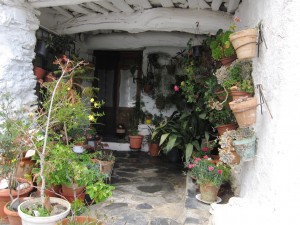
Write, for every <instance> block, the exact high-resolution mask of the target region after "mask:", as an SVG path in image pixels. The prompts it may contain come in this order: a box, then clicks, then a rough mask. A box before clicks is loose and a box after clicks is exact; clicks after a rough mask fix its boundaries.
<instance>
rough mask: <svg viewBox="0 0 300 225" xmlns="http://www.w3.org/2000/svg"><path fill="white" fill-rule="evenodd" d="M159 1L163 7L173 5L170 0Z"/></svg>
mask: <svg viewBox="0 0 300 225" xmlns="http://www.w3.org/2000/svg"><path fill="white" fill-rule="evenodd" d="M160 3H161V5H162V6H163V7H174V5H173V2H172V1H171V0H160Z"/></svg>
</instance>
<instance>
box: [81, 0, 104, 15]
mask: <svg viewBox="0 0 300 225" xmlns="http://www.w3.org/2000/svg"><path fill="white" fill-rule="evenodd" d="M84 5H85V6H86V7H87V8H90V9H92V10H94V11H96V12H99V13H103V14H107V13H108V11H107V10H106V9H104V8H102V7H101V6H99V5H97V4H95V3H93V2H88V3H85V4H84Z"/></svg>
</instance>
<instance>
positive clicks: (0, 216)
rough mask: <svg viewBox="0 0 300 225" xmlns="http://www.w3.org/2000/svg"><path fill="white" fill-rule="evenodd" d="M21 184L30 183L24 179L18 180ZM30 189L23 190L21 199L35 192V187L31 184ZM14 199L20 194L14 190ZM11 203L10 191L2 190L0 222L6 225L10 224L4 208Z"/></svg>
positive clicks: (20, 194) (0, 193) (0, 192)
mask: <svg viewBox="0 0 300 225" xmlns="http://www.w3.org/2000/svg"><path fill="white" fill-rule="evenodd" d="M18 181H19V182H24V183H25V182H26V183H29V182H28V181H26V180H25V179H22V178H18ZM29 184H30V187H28V188H26V189H23V190H21V191H20V193H19V197H20V198H21V197H28V195H29V193H30V192H31V191H32V190H33V185H32V184H31V183H29ZM11 194H12V197H13V198H16V197H17V196H18V192H17V191H15V190H12V193H11ZM9 201H11V199H10V197H9V189H3V190H0V221H1V222H3V223H5V222H8V219H7V216H6V214H5V213H4V206H5V205H6V203H8V202H9Z"/></svg>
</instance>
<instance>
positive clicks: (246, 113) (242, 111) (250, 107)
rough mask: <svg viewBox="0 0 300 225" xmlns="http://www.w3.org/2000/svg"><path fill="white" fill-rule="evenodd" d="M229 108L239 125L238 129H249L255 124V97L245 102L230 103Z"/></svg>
mask: <svg viewBox="0 0 300 225" xmlns="http://www.w3.org/2000/svg"><path fill="white" fill-rule="evenodd" d="M229 106H230V108H231V110H232V112H233V114H234V116H235V118H236V121H237V122H238V124H239V127H249V126H250V125H252V124H254V123H255V122H256V107H257V100H256V98H255V97H253V98H248V99H247V100H245V101H240V102H239V101H232V102H229Z"/></svg>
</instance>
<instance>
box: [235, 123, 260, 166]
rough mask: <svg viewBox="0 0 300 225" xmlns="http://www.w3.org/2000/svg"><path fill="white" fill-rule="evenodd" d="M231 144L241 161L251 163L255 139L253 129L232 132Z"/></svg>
mask: <svg viewBox="0 0 300 225" xmlns="http://www.w3.org/2000/svg"><path fill="white" fill-rule="evenodd" d="M231 135H232V139H233V141H232V144H233V147H234V148H235V150H236V152H237V153H238V154H239V156H240V157H241V159H242V161H251V160H253V159H254V157H255V153H256V137H255V132H254V131H253V129H250V128H248V127H247V128H239V129H237V130H235V131H234V132H232V134H231Z"/></svg>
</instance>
